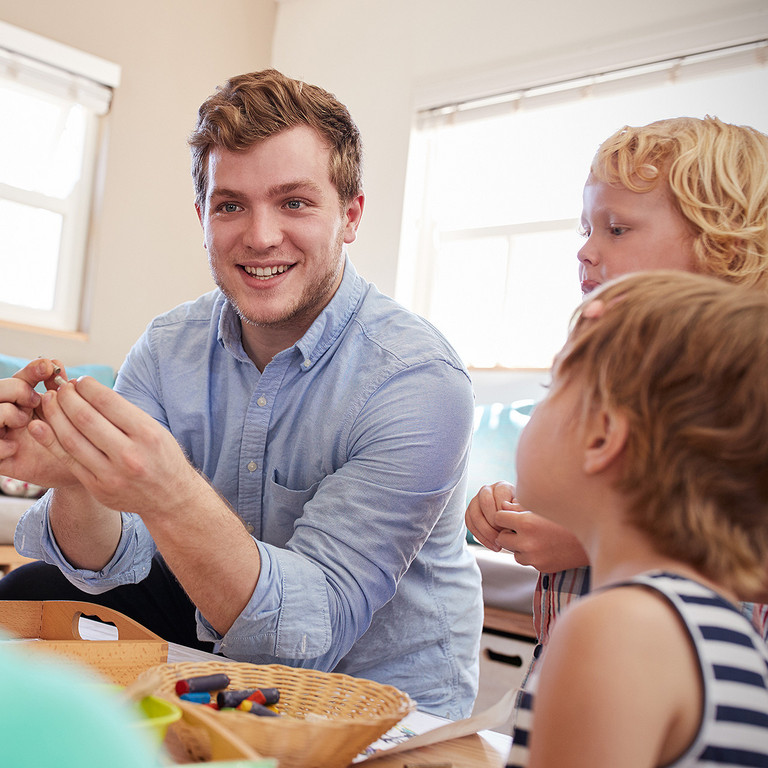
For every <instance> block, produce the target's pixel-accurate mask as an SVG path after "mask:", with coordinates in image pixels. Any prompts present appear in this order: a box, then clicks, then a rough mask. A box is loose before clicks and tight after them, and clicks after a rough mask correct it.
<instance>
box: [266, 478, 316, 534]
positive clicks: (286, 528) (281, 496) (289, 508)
mask: <svg viewBox="0 0 768 768" xmlns="http://www.w3.org/2000/svg"><path fill="white" fill-rule="evenodd" d="M319 486H320V481H319V480H318V481H317V482H316V483H313V484H312V485H311V486H310V487H309V488H304V489H294V488H289V487H287V486H286V485H285V484H284V482H283V478H282V477H281V475H280V473H279V472H278V471H277V470H274V471H273V472H272V473H271V475H270V477H269V480H268V481H267V485H266V487H265V489H264V506H263V510H264V512H263V520H262V524H263V530H262V536H261V539H262V541H264V542H266V543H268V544H274V545H276V546H278V547H283V546H285V544H286V543H287V542H288V540H289V539H290V538H291V536H293V524H294V523H295V522H296V520H298V519H299V518H300V517H301V516H302V514H303V513H304V505H305V504H306V503H307V502H308V501H311V500H312V499H313V498H314V496H315V493H316V492H317V489H318V487H319Z"/></svg>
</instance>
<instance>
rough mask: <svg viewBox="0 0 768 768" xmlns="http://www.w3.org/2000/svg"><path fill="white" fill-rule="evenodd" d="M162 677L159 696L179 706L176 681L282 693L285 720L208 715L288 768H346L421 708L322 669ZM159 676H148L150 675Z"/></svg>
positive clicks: (216, 665) (197, 668)
mask: <svg viewBox="0 0 768 768" xmlns="http://www.w3.org/2000/svg"><path fill="white" fill-rule="evenodd" d="M153 669H154V670H158V671H160V673H161V676H162V683H161V684H160V686H159V687H158V688H157V691H156V693H158V694H161V695H163V696H165V697H166V698H169V699H170V700H175V699H176V698H177V697H176V691H175V686H176V681H177V680H181V679H185V678H190V677H198V676H202V675H213V674H217V673H220V672H223V673H224V674H226V675H227V676H228V677H229V680H230V683H229V688H230V689H232V690H238V689H239V690H242V689H245V688H277V689H278V690H279V691H280V702H279V704H278V705H277V709H278V711H279V712H280V714H281V717H257V716H255V715H252V714H249V713H247V712H239V711H235V710H233V711H223V712H218V711H216V710H213V709H210V708H208V707H203V706H201V707H200V713H201V715H205V716H206V717H211V718H215V719H216V721H217V722H218V723H219V724H220V725H222V726H224V727H226V728H228V729H229V730H230V731H232V732H233V733H234V734H236V735H237V736H238V737H239V738H240V739H242V740H243V741H244V742H245V743H246V744H248V745H250V746H251V747H253V749H255V750H256V751H258V752H259V754H262V755H264V756H265V757H274V758H277V759H278V760H279V762H280V768H346V766H348V765H349V764H350V763H351V762H352V760H353V759H354V758H355V757H356V756H357V755H358V754H359V753H360V752H362V751H363V750H364V749H365V748H366V747H367V746H368V745H369V744H372V743H373V742H374V741H376V739H378V738H379V736H381V735H382V734H383V733H386V731H388V730H389V729H390V728H391V727H392V726H393V725H395V724H396V723H398V722H399V721H400V720H402V719H403V717H405V716H406V715H407V714H408V713H409V712H411V711H412V710H413V709H414V708H415V704H414V703H413V701H412V700H411V699H410V697H409V696H408V695H407V694H405V693H402V692H401V691H399V690H397V688H393V687H392V686H390V685H382V684H381V683H376V682H373V681H372V680H364V679H362V678H357V677H350V676H349V675H341V674H337V673H332V672H319V671H317V670H314V669H302V668H295V667H286V666H282V665H280V664H268V665H257V664H245V663H238V662H223V661H222V662H217V661H211V662H201V663H197V662H185V663H180V664H162V665H160V666H158V667H154V668H153ZM152 671H153V670H150V671H148V672H146V673H145V674H147V675H148V674H150V673H151V672H152Z"/></svg>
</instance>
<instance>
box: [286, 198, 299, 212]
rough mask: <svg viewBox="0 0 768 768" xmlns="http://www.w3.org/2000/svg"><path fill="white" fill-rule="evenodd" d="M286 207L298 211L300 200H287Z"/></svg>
mask: <svg viewBox="0 0 768 768" xmlns="http://www.w3.org/2000/svg"><path fill="white" fill-rule="evenodd" d="M288 207H289V208H290V209H291V210H292V211H298V210H299V208H301V200H289V201H288Z"/></svg>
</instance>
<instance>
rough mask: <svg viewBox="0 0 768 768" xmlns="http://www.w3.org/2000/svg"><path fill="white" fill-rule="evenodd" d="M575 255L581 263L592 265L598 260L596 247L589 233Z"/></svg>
mask: <svg viewBox="0 0 768 768" xmlns="http://www.w3.org/2000/svg"><path fill="white" fill-rule="evenodd" d="M576 257H577V258H578V260H579V261H580V262H581V263H582V264H591V265H592V266H595V265H596V264H597V263H598V262H599V261H600V256H599V254H598V252H597V247H596V246H595V244H594V243H593V242H592V236H591V235H590V236H589V237H587V238H586V239H585V240H584V245H582V246H581V248H579V250H578V251H577V252H576Z"/></svg>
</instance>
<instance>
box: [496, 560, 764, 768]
mask: <svg viewBox="0 0 768 768" xmlns="http://www.w3.org/2000/svg"><path fill="white" fill-rule="evenodd" d="M635 584H641V585H645V586H648V587H650V588H652V589H655V590H656V591H658V592H660V593H661V594H663V595H664V596H665V597H666V598H667V600H669V601H670V603H671V604H672V605H673V606H674V607H675V609H676V610H677V612H678V613H679V614H680V616H681V618H682V620H683V622H684V623H685V625H686V627H687V628H688V631H689V633H690V635H691V638H692V639H693V642H694V645H695V647H696V650H697V653H698V656H699V662H700V665H701V671H702V679H703V681H704V711H703V716H702V722H701V727H700V729H699V732H698V734H697V735H696V738H695V739H694V741H693V743H692V744H691V745H690V747H689V748H688V750H687V751H686V752H685V754H684V755H682V756H681V757H680V759H678V760H677V761H675V762H674V763H672V764H670V766H668V768H693V766H731V767H732V768H745V767H748V768H768V647H767V646H766V644H765V642H764V641H763V639H762V638H761V637H760V635H759V634H758V633H757V631H755V629H754V627H753V626H752V625H751V624H750V623H749V621H748V620H747V619H746V617H745V616H744V615H743V614H742V613H740V611H739V610H738V609H737V608H736V607H735V606H734V605H732V604H731V603H729V602H728V601H727V600H725V599H724V598H722V597H720V596H719V595H717V594H716V593H715V592H713V591H712V590H710V589H709V588H708V587H705V586H704V585H702V584H699V583H697V582H695V581H692V580H690V579H687V578H684V577H682V576H677V575H674V574H668V573H653V574H645V575H642V576H638V577H636V578H634V579H632V580H631V581H629V582H627V583H626V585H627V586H629V585H635ZM622 586H625V585H623V584H620V585H616V587H614V588H620V587H622ZM535 687H536V675H534V676H533V677H532V679H531V680H530V684H529V688H530V690H529V691H526V692H524V693H523V695H521V696H520V699H519V705H520V706H519V709H518V716H517V722H516V725H515V733H514V743H513V746H512V751H511V752H510V755H509V762H508V766H509V768H524V767H525V766H526V765H527V763H528V742H529V738H530V731H531V728H532V725H533V722H532V715H533V713H532V709H533V701H534V698H535Z"/></svg>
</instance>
